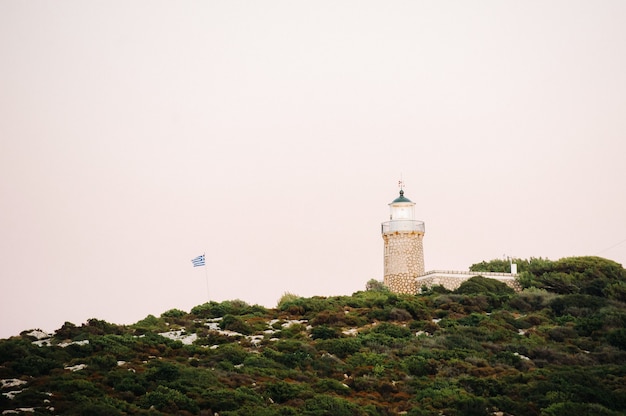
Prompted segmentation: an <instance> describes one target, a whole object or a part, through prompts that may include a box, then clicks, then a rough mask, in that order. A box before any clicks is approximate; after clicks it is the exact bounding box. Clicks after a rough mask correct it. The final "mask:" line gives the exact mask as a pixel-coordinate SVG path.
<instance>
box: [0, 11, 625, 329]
mask: <svg viewBox="0 0 626 416" xmlns="http://www.w3.org/2000/svg"><path fill="white" fill-rule="evenodd" d="M625 21H626V2H624V1H622V0H617V1H572V0H564V1H525V2H519V1H500V0H498V1H480V2H468V1H436V2H433V1H384V2H383V1H364V0H358V1H323V0H322V1H292V0H289V1H235V0H229V1H219V2H218V1H180V2H169V1H152V0H151V1H132V2H128V1H83V0H77V1H55V2H48V1H17V0H16V1H13V0H7V1H2V2H0V279H1V285H2V286H1V291H0V316H1V318H0V319H1V321H0V337H8V336H11V335H17V334H19V332H20V331H22V330H26V329H31V328H41V329H43V330H46V331H54V330H56V329H58V328H60V327H61V326H62V325H63V323H64V322H65V321H70V322H73V323H75V324H77V325H80V324H82V323H83V322H85V321H86V320H87V319H89V318H98V319H104V320H106V321H109V322H114V323H118V324H130V323H134V322H137V321H138V320H140V319H143V318H144V317H146V316H147V315H148V314H153V315H157V316H158V315H160V314H161V313H162V312H164V311H166V310H168V309H171V308H178V309H182V310H185V311H189V310H190V309H191V308H192V307H193V306H195V305H199V304H202V303H204V302H206V301H207V299H210V300H215V301H223V300H230V299H237V298H239V299H242V300H245V301H246V302H248V303H251V304H255V303H257V304H261V305H265V306H267V307H274V306H275V305H276V302H277V300H278V299H279V298H280V296H281V295H282V294H283V293H284V292H291V293H295V294H298V295H301V296H307V297H308V296H314V295H325V296H327V295H349V294H351V293H353V292H356V291H358V290H363V289H364V287H365V283H366V282H367V281H368V280H370V279H373V278H374V279H379V280H382V277H383V276H382V272H383V240H382V238H381V235H380V223H381V222H383V221H385V220H387V218H388V215H389V213H388V206H387V204H388V203H390V202H391V201H392V200H393V199H394V198H396V196H397V194H398V187H397V183H398V180H399V179H400V177H402V178H403V179H404V182H405V184H406V186H405V193H406V196H407V197H408V198H410V199H411V200H412V201H413V202H416V204H417V205H416V215H417V217H418V219H420V220H423V221H425V223H426V235H425V237H424V250H425V263H426V269H427V270H433V269H447V270H465V269H467V268H468V267H469V266H470V265H471V264H473V263H476V262H480V261H482V260H489V259H494V258H502V257H503V255H512V256H516V257H521V258H529V257H547V258H550V259H553V260H556V259H559V258H562V257H567V256H577V255H600V256H603V257H606V258H609V259H613V260H615V261H617V262H619V263H621V264H626V189H625V188H626V164H625V160H624V159H625V156H624V154H625V151H626V25H625V24H624V22H625ZM202 253H206V258H207V265H206V269H205V268H202V267H198V268H193V267H192V265H191V262H190V260H191V259H192V258H193V257H195V256H197V255H199V254H202ZM207 278H208V279H207ZM207 280H208V293H207Z"/></svg>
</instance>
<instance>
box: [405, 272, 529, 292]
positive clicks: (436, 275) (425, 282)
mask: <svg viewBox="0 0 626 416" xmlns="http://www.w3.org/2000/svg"><path fill="white" fill-rule="evenodd" d="M474 276H483V277H487V278H489V279H496V280H499V281H501V282H502V283H504V284H506V285H507V286H509V287H510V288H512V289H513V290H515V291H516V292H519V291H521V290H522V287H521V286H520V284H519V282H518V281H517V280H516V279H515V275H512V274H510V273H488V272H476V273H470V272H436V271H434V272H428V273H427V274H425V275H423V276H420V277H418V278H417V279H416V280H415V285H416V291H415V292H413V293H418V292H419V291H421V289H422V287H424V286H425V287H427V288H431V287H433V286H438V285H441V286H443V287H445V288H446V289H448V290H455V289H458V288H459V286H461V283H463V282H465V281H466V280H468V279H470V278H472V277H474Z"/></svg>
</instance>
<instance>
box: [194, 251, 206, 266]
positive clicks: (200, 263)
mask: <svg viewBox="0 0 626 416" xmlns="http://www.w3.org/2000/svg"><path fill="white" fill-rule="evenodd" d="M191 263H192V264H193V267H198V266H204V254H202V255H200V256H198V257H196V258H194V259H192V260H191Z"/></svg>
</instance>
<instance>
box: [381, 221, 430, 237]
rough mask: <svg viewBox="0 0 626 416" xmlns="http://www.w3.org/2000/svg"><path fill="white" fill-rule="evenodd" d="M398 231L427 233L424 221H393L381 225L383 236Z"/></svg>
mask: <svg viewBox="0 0 626 416" xmlns="http://www.w3.org/2000/svg"><path fill="white" fill-rule="evenodd" d="M396 231H418V232H422V233H423V232H424V231H425V228H424V221H415V220H393V221H387V222H383V223H382V224H381V232H382V233H383V234H386V233H393V232H396Z"/></svg>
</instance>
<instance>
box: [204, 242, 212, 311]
mask: <svg viewBox="0 0 626 416" xmlns="http://www.w3.org/2000/svg"><path fill="white" fill-rule="evenodd" d="M203 256H204V276H205V277H206V301H207V302H209V300H210V299H211V296H210V295H209V272H208V271H207V267H206V253H204V254H203Z"/></svg>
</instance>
